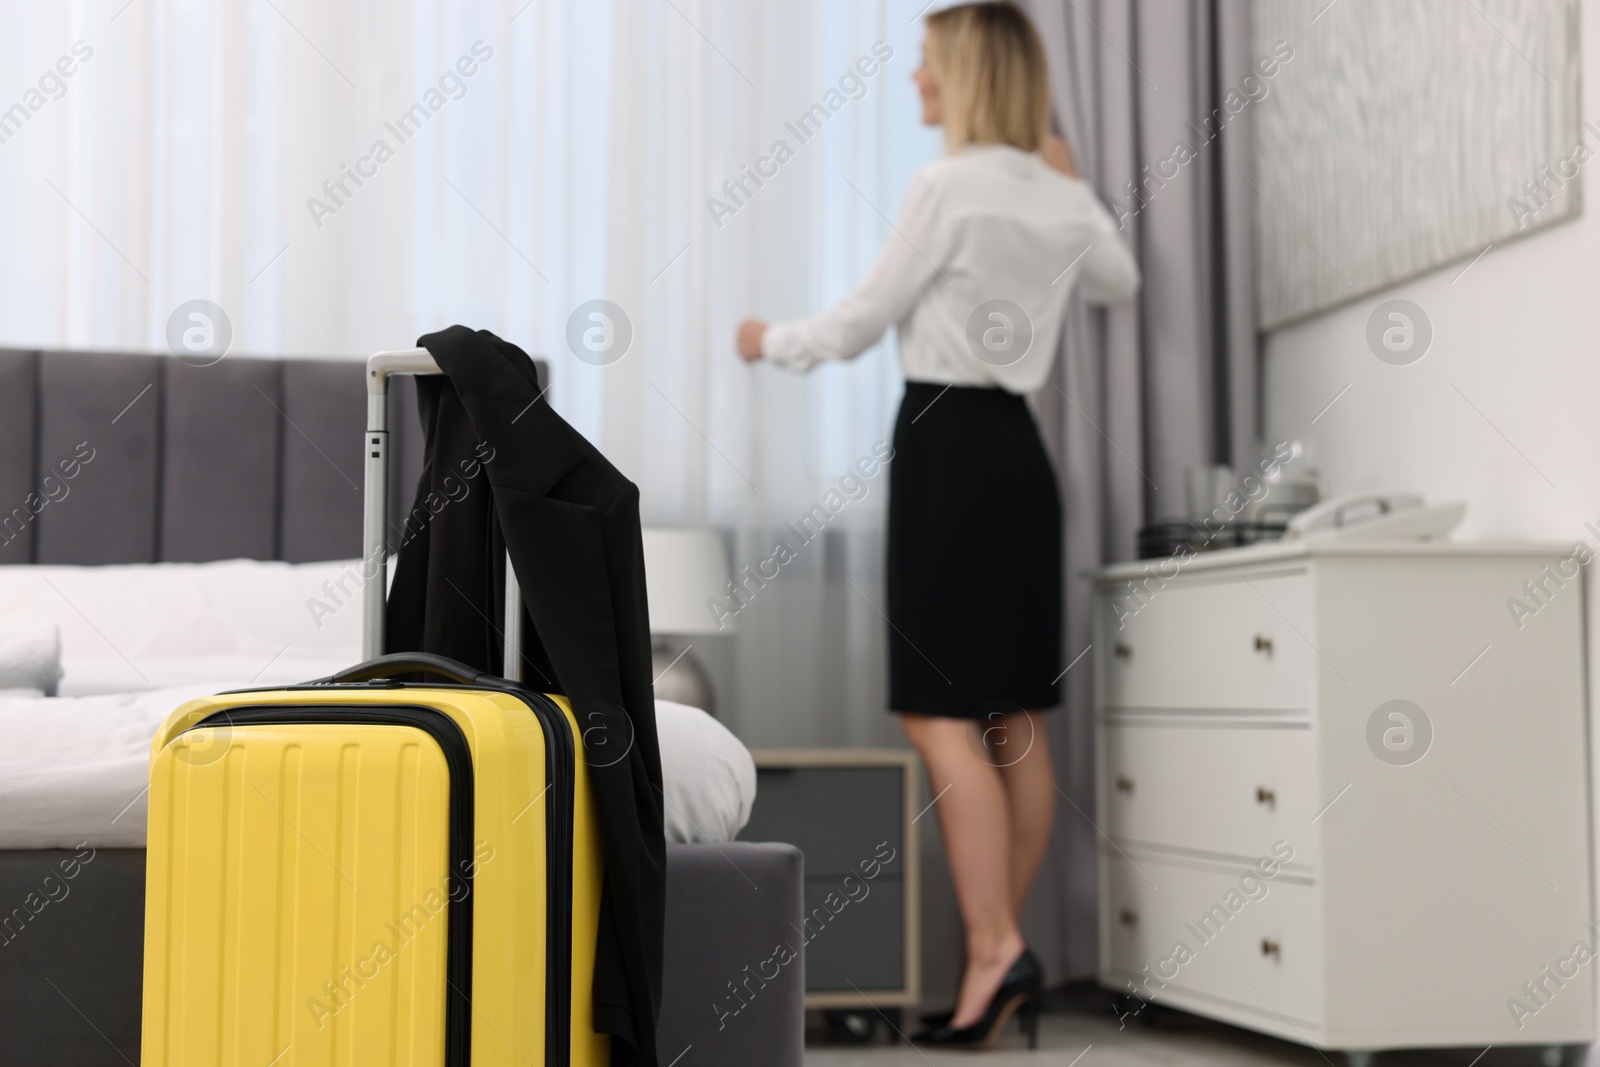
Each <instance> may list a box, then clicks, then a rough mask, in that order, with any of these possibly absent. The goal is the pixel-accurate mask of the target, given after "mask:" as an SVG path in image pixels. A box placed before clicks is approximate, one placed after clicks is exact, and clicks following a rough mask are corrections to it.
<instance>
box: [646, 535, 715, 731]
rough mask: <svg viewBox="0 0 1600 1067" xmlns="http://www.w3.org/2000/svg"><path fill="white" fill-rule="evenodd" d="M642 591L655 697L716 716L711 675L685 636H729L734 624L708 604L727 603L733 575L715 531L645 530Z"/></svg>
mask: <svg viewBox="0 0 1600 1067" xmlns="http://www.w3.org/2000/svg"><path fill="white" fill-rule="evenodd" d="M643 533H644V570H645V591H646V595H647V596H648V597H649V598H650V638H651V645H650V658H651V668H650V671H651V674H653V675H654V676H655V690H656V696H657V697H659V698H661V699H662V700H671V701H676V702H677V703H679V704H688V705H690V706H691V707H696V708H702V709H704V710H705V711H706V712H708V713H709V714H711V715H715V714H716V713H717V712H716V698H715V694H714V693H713V692H712V687H711V676H710V675H709V674H708V673H706V669H705V666H704V664H702V663H701V662H700V660H699V659H698V658H696V656H695V654H694V652H693V651H692V649H693V647H694V645H693V642H692V641H689V640H686V639H687V638H693V637H700V636H705V635H710V634H728V633H732V632H733V631H734V629H735V626H736V620H735V619H734V618H733V617H731V616H724V617H723V619H722V625H721V626H720V627H719V626H718V621H717V618H716V616H715V615H713V613H712V611H711V608H710V606H709V604H708V601H710V600H712V599H713V598H715V599H718V600H723V601H726V599H727V595H728V594H727V586H728V582H729V581H731V580H732V574H731V571H730V568H729V566H728V552H727V548H726V546H725V545H724V544H723V540H722V535H721V534H720V533H718V532H717V531H716V530H668V529H651V528H648V527H647V528H645V529H644V531H643Z"/></svg>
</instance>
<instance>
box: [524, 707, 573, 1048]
mask: <svg viewBox="0 0 1600 1067" xmlns="http://www.w3.org/2000/svg"><path fill="white" fill-rule="evenodd" d="M509 691H510V692H514V693H515V695H516V696H518V697H519V698H521V699H522V701H523V702H524V703H526V704H527V705H528V708H529V709H530V710H531V711H532V712H533V713H534V716H535V717H536V718H537V719H538V720H539V723H540V725H541V726H543V727H544V736H545V746H544V751H545V781H546V782H547V783H549V787H550V804H549V805H548V807H547V808H546V809H545V834H546V839H547V840H548V841H549V842H550V848H549V850H548V855H547V859H546V864H545V870H546V874H547V876H548V883H549V884H548V886H547V887H546V893H547V894H548V896H547V899H548V900H550V901H551V906H550V908H549V909H548V912H547V917H548V920H549V933H548V935H547V936H548V938H549V946H550V951H549V952H548V954H547V957H546V958H547V969H546V973H545V1057H546V1062H548V1063H550V1064H552V1065H560V1067H566V1065H567V1064H568V1063H569V1062H570V1058H571V1055H572V1049H571V1044H572V836H573V831H572V820H573V803H574V798H573V791H574V788H575V786H576V783H577V774H576V772H575V771H574V768H573V760H574V755H573V743H572V730H571V728H570V727H569V726H568V725H567V717H566V716H565V715H564V714H562V712H561V708H560V707H558V706H557V705H556V702H555V701H553V700H551V699H550V698H549V697H547V696H545V695H544V694H543V693H538V692H535V691H533V690H530V689H516V690H509Z"/></svg>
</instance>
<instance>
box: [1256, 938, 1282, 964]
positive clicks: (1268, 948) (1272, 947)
mask: <svg viewBox="0 0 1600 1067" xmlns="http://www.w3.org/2000/svg"><path fill="white" fill-rule="evenodd" d="M1278 949H1279V946H1278V943H1277V942H1276V941H1274V940H1272V939H1271V938H1270V937H1263V938H1262V939H1261V954H1262V955H1263V956H1271V957H1272V958H1273V959H1281V958H1282V955H1281V953H1280V952H1279V951H1278Z"/></svg>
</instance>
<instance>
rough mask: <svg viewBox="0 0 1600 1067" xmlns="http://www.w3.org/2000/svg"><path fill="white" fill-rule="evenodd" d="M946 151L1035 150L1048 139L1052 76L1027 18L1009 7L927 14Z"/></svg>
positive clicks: (977, 7)
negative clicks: (991, 146) (974, 146)
mask: <svg viewBox="0 0 1600 1067" xmlns="http://www.w3.org/2000/svg"><path fill="white" fill-rule="evenodd" d="M927 25H928V54H927V60H928V65H929V66H930V67H932V68H933V73H934V75H935V76H936V77H937V78H938V79H939V99H940V111H941V113H942V115H943V125H944V145H945V151H947V152H955V151H958V150H959V149H961V148H962V147H963V146H965V145H969V144H1008V145H1013V146H1015V147H1017V148H1020V149H1022V150H1023V151H1025V152H1037V151H1039V150H1040V149H1042V148H1043V147H1044V143H1045V140H1046V139H1047V138H1048V137H1049V135H1050V76H1049V70H1048V66H1047V64H1046V61H1045V57H1044V45H1043V44H1041V43H1040V41H1039V35H1038V33H1037V32H1035V31H1034V28H1033V24H1032V23H1031V22H1029V21H1028V16H1027V15H1024V14H1023V13H1022V11H1021V10H1019V9H1018V8H1016V7H1014V6H1012V5H1011V4H1009V3H977V4H960V5H958V6H956V7H949V8H945V9H944V10H943V11H935V12H934V13H933V14H931V15H929V16H928V23H927Z"/></svg>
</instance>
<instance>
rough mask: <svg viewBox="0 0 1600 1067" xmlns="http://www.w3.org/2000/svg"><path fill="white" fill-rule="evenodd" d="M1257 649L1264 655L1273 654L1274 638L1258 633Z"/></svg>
mask: <svg viewBox="0 0 1600 1067" xmlns="http://www.w3.org/2000/svg"><path fill="white" fill-rule="evenodd" d="M1256 651H1257V652H1260V653H1263V654H1264V655H1268V656H1270V655H1272V638H1270V637H1268V636H1267V635H1266V634H1256Z"/></svg>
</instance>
